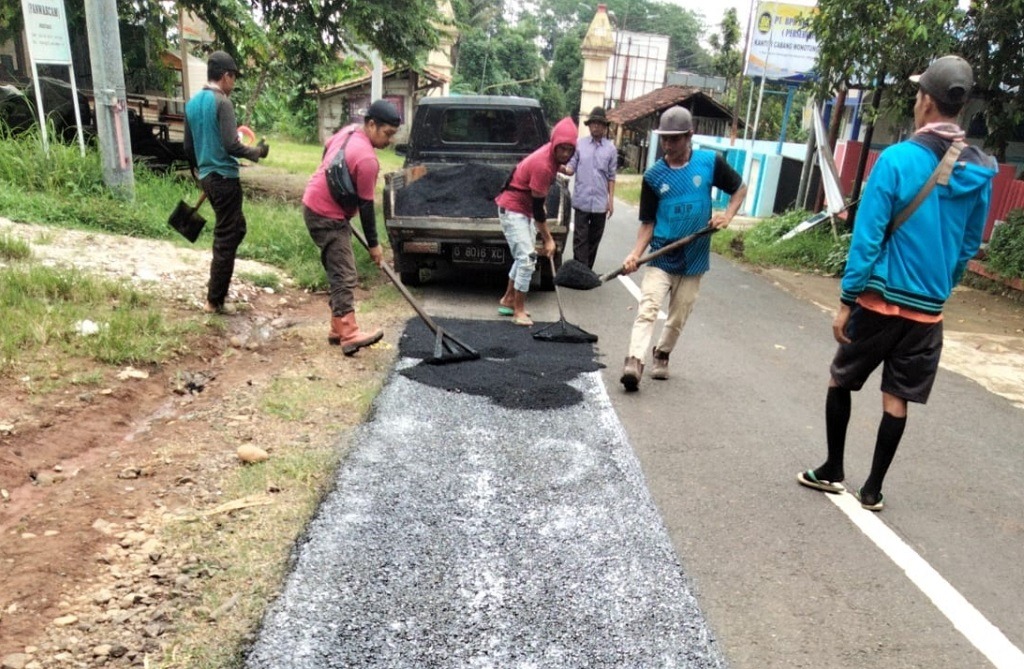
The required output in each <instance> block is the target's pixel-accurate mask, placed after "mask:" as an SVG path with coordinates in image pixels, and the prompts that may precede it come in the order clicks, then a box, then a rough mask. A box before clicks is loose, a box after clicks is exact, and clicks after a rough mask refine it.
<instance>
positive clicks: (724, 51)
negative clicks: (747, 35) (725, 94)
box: [708, 7, 743, 90]
mask: <svg viewBox="0 0 1024 669" xmlns="http://www.w3.org/2000/svg"><path fill="white" fill-rule="evenodd" d="M719 30H720V31H721V33H720V34H719V33H716V34H712V35H711V37H710V38H708V43H709V44H711V48H712V50H713V51H714V53H713V55H712V67H713V68H714V72H715V74H717V75H718V76H720V77H725V86H726V89H728V88H729V86H730V85H731V84H733V83H734V82H738V79H739V76H740V74H741V73H742V72H743V54H742V53H741V52H740V50H739V49H738V48H736V45H738V44H739V43H740V21H739V18H737V16H736V8H735V7H730V8H729V9H727V10H725V14H724V15H723V16H722V23H721V24H719ZM737 90H739V85H738V84H737Z"/></svg>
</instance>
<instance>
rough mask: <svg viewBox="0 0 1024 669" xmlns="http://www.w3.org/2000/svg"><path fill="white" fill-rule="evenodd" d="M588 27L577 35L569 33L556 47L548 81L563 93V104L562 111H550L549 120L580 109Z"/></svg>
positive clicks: (580, 28) (579, 29)
mask: <svg viewBox="0 0 1024 669" xmlns="http://www.w3.org/2000/svg"><path fill="white" fill-rule="evenodd" d="M585 29H586V26H579V27H578V28H577V30H576V34H574V33H571V32H570V33H569V34H567V35H566V36H564V37H563V38H562V39H561V40H559V41H558V44H557V46H555V54H554V62H552V63H551V69H550V70H548V76H547V77H546V81H549V82H551V83H552V85H553V87H554V89H555V90H556V91H560V92H561V93H562V99H563V104H562V107H561V109H559V110H557V114H555V113H552V112H555V110H554V109H551V110H549V109H548V108H547V107H546V106H545V112H548V114H549V115H548V118H552V119H553V118H561V117H562V116H566V115H570V114H574V113H575V112H577V111H579V108H580V95H581V93H582V87H583V56H582V54H581V53H580V49H581V48H582V43H583V40H582V33H583V31H584V30H585Z"/></svg>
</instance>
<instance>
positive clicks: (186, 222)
mask: <svg viewBox="0 0 1024 669" xmlns="http://www.w3.org/2000/svg"><path fill="white" fill-rule="evenodd" d="M205 200H206V193H203V194H202V195H200V196H199V201H198V202H196V206H194V207H191V206H189V204H188V203H187V202H185V201H184V200H179V201H178V206H177V207H175V208H174V211H172V212H171V216H170V218H168V219H167V225H169V226H171V227H172V228H174V229H175V230H177V231H178V232H180V233H181V235H182V236H183V237H184V238H185V239H187V240H189V241H190V242H192V243H193V244H195V242H196V240H197V239H199V233H200V232H202V231H203V226H204V225H206V219H205V218H203V217H202V216H200V215H199V213H198V212H199V207H201V206H203V202H204V201H205Z"/></svg>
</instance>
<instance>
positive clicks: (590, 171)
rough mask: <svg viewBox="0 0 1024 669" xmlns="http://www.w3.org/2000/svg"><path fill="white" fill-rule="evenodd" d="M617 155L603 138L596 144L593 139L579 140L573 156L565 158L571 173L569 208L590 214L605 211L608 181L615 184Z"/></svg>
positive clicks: (609, 141)
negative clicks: (570, 204)
mask: <svg viewBox="0 0 1024 669" xmlns="http://www.w3.org/2000/svg"><path fill="white" fill-rule="evenodd" d="M617 166H618V152H617V151H616V150H615V145H614V144H612V141H611V140H610V139H608V138H607V137H606V138H604V139H602V140H601V142H600V143H598V142H595V141H594V138H593V137H582V138H580V140H579V141H578V142H576V153H574V154H573V156H572V158H570V159H569V167H570V168H572V170H573V171H574V172H575V177H576V185H575V186H574V187H573V191H572V206H573V207H574V208H576V209H579V210H580V211H586V212H591V213H596V212H602V211H607V210H608V182H610V181H615V169H616V167H617Z"/></svg>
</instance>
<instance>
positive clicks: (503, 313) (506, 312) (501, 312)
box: [498, 307, 516, 316]
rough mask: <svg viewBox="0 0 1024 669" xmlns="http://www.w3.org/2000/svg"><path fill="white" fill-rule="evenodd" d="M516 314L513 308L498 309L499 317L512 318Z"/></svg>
mask: <svg viewBox="0 0 1024 669" xmlns="http://www.w3.org/2000/svg"><path fill="white" fill-rule="evenodd" d="M514 313H516V312H515V311H514V310H513V309H512V307H498V315H499V316H511V315H512V314H514Z"/></svg>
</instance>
